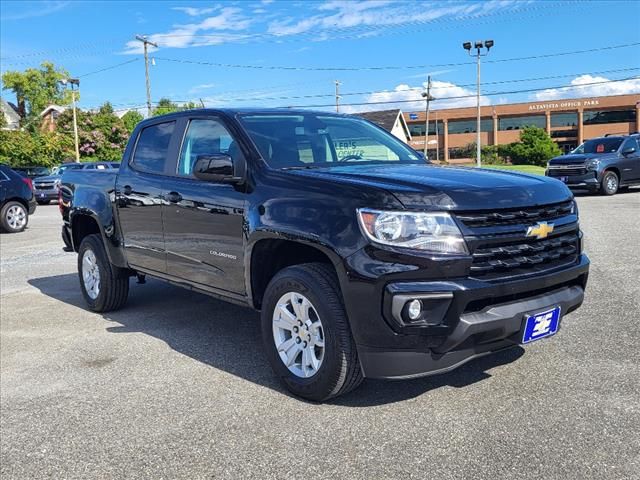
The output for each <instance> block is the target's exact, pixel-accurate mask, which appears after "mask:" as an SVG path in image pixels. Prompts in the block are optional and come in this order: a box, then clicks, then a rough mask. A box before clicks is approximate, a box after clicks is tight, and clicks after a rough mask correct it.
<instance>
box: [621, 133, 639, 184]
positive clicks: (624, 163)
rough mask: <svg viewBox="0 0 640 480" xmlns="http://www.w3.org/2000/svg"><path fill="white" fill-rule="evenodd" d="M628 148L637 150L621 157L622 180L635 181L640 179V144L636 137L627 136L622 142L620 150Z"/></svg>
mask: <svg viewBox="0 0 640 480" xmlns="http://www.w3.org/2000/svg"><path fill="white" fill-rule="evenodd" d="M628 148H635V149H636V150H635V152H633V153H630V154H628V155H623V156H621V157H620V172H621V175H622V178H621V179H620V181H622V182H635V181H637V180H640V145H639V144H638V141H637V139H636V138H634V137H630V138H627V139H626V140H625V142H624V143H623V144H622V147H621V148H620V151H621V152H623V151H625V150H626V149H628Z"/></svg>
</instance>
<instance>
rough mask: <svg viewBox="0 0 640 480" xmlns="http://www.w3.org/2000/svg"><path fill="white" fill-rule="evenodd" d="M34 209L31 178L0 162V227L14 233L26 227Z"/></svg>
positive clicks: (34, 202)
mask: <svg viewBox="0 0 640 480" xmlns="http://www.w3.org/2000/svg"><path fill="white" fill-rule="evenodd" d="M35 211H36V201H35V198H34V196H33V186H32V185H31V179H30V178H28V177H24V176H22V175H20V174H18V173H17V172H15V171H13V170H11V168H9V167H8V166H7V165H3V164H0V229H1V230H2V231H3V232H9V233H16V232H21V231H22V230H24V229H25V228H27V224H28V223H29V215H31V214H33V212H35Z"/></svg>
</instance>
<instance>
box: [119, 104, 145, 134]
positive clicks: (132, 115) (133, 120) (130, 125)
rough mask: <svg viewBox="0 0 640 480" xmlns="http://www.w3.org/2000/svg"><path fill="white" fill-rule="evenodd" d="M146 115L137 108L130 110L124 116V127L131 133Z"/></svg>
mask: <svg viewBox="0 0 640 480" xmlns="http://www.w3.org/2000/svg"><path fill="white" fill-rule="evenodd" d="M143 119H144V117H143V116H142V114H141V113H140V112H138V111H137V110H129V111H128V112H127V113H125V114H124V115H123V116H122V122H123V123H124V127H125V128H126V129H127V132H129V134H131V132H133V129H134V128H136V125H138V123H140V122H141V121H142V120H143Z"/></svg>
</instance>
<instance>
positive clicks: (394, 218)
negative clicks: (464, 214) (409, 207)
mask: <svg viewBox="0 0 640 480" xmlns="http://www.w3.org/2000/svg"><path fill="white" fill-rule="evenodd" d="M358 220H359V221H360V226H361V227H362V231H363V232H364V233H365V235H366V236H367V237H368V238H369V239H370V240H371V241H372V242H376V243H381V244H383V245H391V246H394V247H403V248H413V249H416V250H425V251H429V252H434V253H457V254H463V255H465V254H468V253H469V252H468V250H467V245H466V244H465V242H464V238H462V233H461V232H460V229H459V228H458V226H457V225H456V223H455V222H454V221H453V219H452V218H451V215H449V214H448V213H444V212H443V213H422V212H391V211H383V210H370V209H368V208H360V209H358Z"/></svg>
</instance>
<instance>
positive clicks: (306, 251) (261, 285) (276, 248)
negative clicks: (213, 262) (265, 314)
mask: <svg viewBox="0 0 640 480" xmlns="http://www.w3.org/2000/svg"><path fill="white" fill-rule="evenodd" d="M311 262H318V263H324V264H327V265H329V266H330V267H331V268H332V269H333V270H334V271H335V273H336V275H337V277H338V278H340V271H341V270H342V266H341V265H342V262H341V259H340V257H339V256H338V254H337V253H336V252H335V251H334V250H333V249H331V248H330V247H328V246H326V245H324V244H322V243H319V242H317V241H315V240H311V239H307V238H303V237H298V238H282V237H278V236H264V237H262V238H259V239H257V240H256V241H254V242H253V243H252V244H251V247H250V249H249V253H248V255H247V258H246V265H245V270H246V271H247V279H246V283H247V285H246V286H247V293H248V297H249V304H250V305H251V306H253V307H254V308H255V309H257V310H260V308H261V307H262V299H263V296H264V293H265V291H266V288H267V285H268V284H269V282H270V281H271V279H272V278H273V277H274V276H275V275H276V274H277V273H278V272H279V271H280V270H282V269H283V268H286V267H290V266H293V265H300V264H303V263H311Z"/></svg>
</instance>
